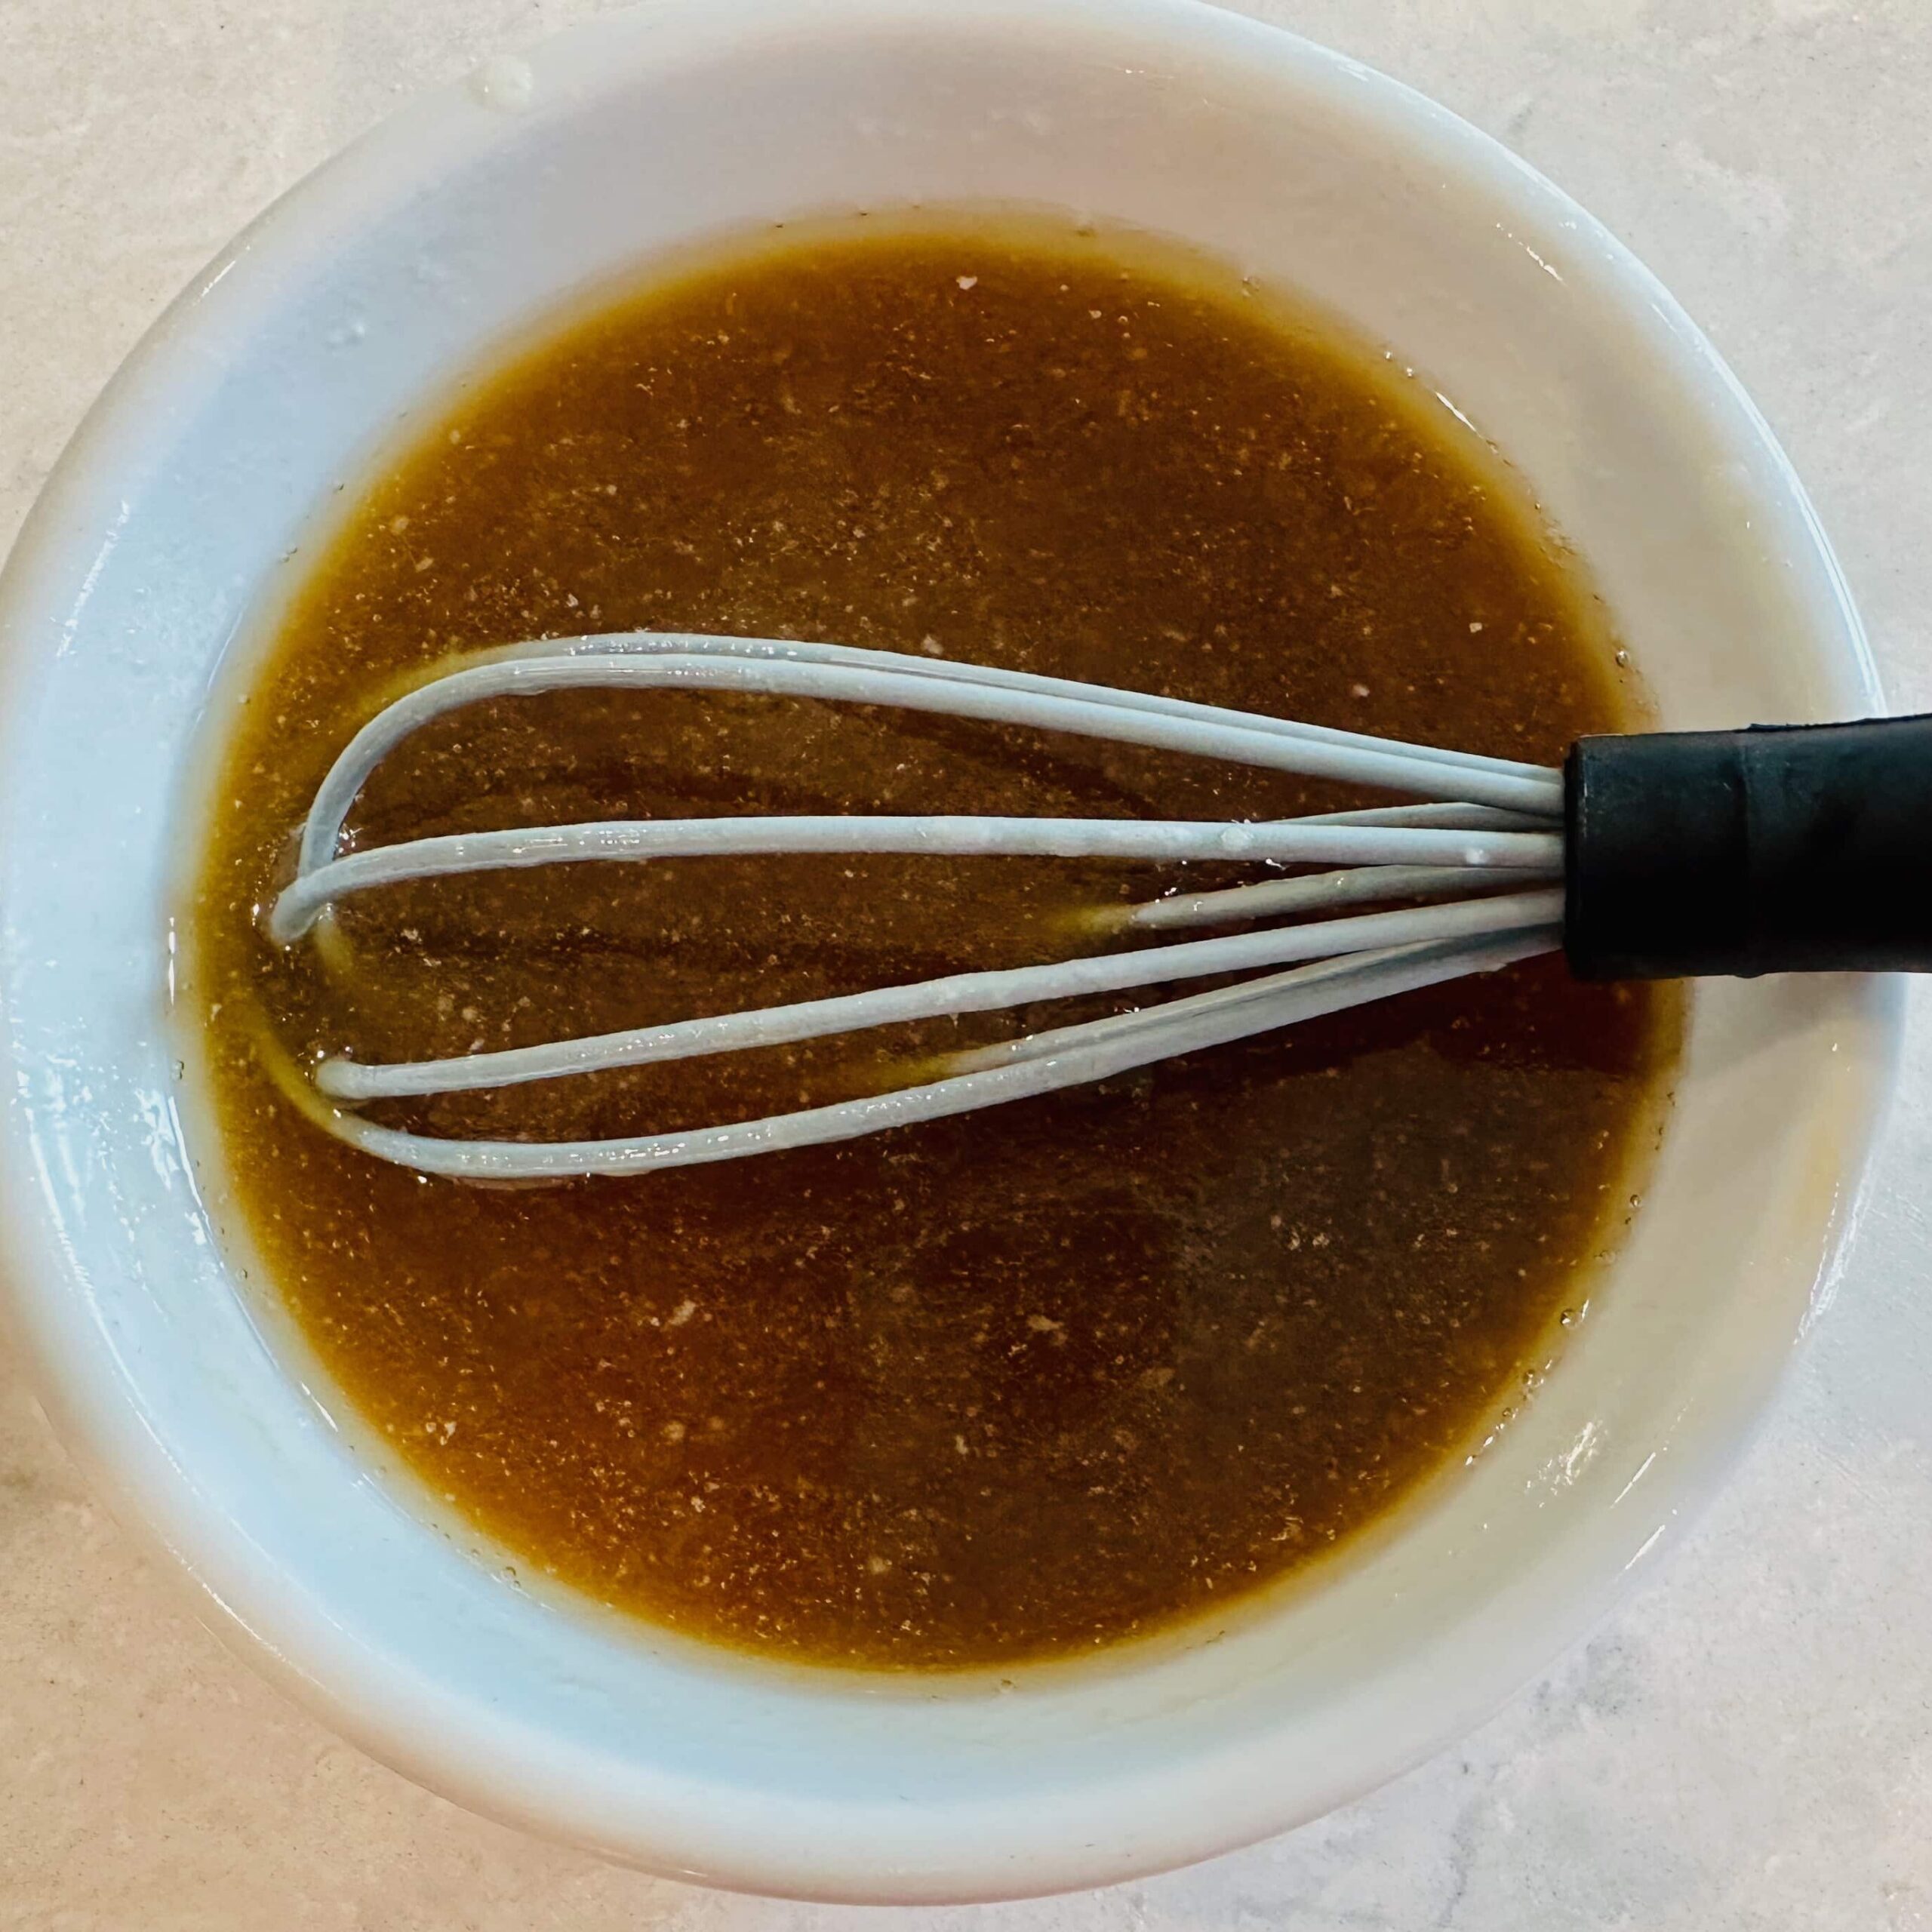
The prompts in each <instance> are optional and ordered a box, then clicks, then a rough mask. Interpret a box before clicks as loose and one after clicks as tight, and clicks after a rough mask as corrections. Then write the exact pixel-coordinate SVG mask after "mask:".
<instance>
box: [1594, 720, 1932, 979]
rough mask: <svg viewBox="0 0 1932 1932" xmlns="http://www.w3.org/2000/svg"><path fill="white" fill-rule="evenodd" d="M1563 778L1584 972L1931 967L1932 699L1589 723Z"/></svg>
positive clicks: (1654, 974)
mask: <svg viewBox="0 0 1932 1932" xmlns="http://www.w3.org/2000/svg"><path fill="white" fill-rule="evenodd" d="M1563 944H1564V952H1566V953H1567V955H1568V956H1569V960H1570V964H1571V970H1572V971H1574V972H1575V973H1576V974H1577V975H1578V977H1580V978H1583V979H1586V980H1667V979H1681V978H1687V977H1692V976H1694V975H1706V974H1717V975H1724V976H1732V977H1743V978H1755V977H1756V976H1757V975H1758V974H1761V973H1812V972H1927V971H1932V717H1919V718H1872V719H1869V720H1867V721H1865V722H1864V723H1862V724H1787V725H1767V724H1757V725H1753V726H1752V727H1751V728H1749V730H1747V731H1681V732H1657V733H1651V734H1638V735H1635V736H1632V737H1603V738H1583V739H1580V740H1578V741H1577V743H1576V744H1575V745H1574V746H1572V747H1571V752H1570V757H1569V761H1568V763H1567V765H1566V766H1565V767H1564V930H1563Z"/></svg>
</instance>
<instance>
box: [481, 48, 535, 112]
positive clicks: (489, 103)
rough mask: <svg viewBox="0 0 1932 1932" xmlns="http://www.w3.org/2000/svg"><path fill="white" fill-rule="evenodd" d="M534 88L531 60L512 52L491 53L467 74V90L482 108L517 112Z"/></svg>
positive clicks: (527, 104)
mask: <svg viewBox="0 0 1932 1932" xmlns="http://www.w3.org/2000/svg"><path fill="white" fill-rule="evenodd" d="M536 90H537V76H536V75H534V73H532V72H531V68H530V63H529V62H528V60H521V59H519V58H518V56H517V55H515V54H491V56H490V57H489V59H488V60H485V62H484V63H482V65H481V66H479V67H478V68H477V69H476V70H475V72H473V73H472V75H470V77H469V91H470V92H471V93H472V94H474V95H475V97H476V98H477V100H479V101H481V103H482V104H483V105H484V106H485V107H498V108H501V109H503V112H505V113H506V114H520V113H521V112H522V111H523V110H524V109H525V108H526V107H528V106H529V105H530V97H531V95H532V94H534V93H535V91H536Z"/></svg>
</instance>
